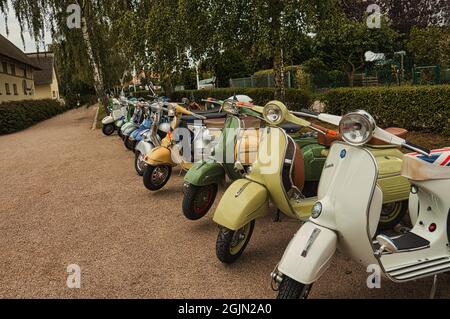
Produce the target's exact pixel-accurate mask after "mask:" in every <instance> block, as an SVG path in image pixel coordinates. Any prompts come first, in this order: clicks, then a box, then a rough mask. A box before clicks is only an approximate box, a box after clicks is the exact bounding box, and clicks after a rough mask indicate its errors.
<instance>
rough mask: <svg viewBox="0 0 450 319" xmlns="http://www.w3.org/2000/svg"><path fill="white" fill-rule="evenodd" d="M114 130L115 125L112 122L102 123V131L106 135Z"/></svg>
mask: <svg viewBox="0 0 450 319" xmlns="http://www.w3.org/2000/svg"><path fill="white" fill-rule="evenodd" d="M115 130H116V127H115V126H114V124H106V125H103V128H102V132H103V134H105V135H106V136H110V135H112V134H113V133H114V131H115Z"/></svg>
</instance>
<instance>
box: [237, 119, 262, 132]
mask: <svg viewBox="0 0 450 319" xmlns="http://www.w3.org/2000/svg"><path fill="white" fill-rule="evenodd" d="M241 121H242V123H241V126H242V128H246V129H247V128H260V127H261V120H260V119H258V118H256V117H253V116H245V117H243V118H242V119H241Z"/></svg>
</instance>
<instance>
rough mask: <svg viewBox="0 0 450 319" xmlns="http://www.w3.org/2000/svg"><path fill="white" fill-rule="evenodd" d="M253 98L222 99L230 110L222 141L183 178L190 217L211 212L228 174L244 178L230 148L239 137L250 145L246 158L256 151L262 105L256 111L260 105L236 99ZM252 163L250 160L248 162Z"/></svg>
mask: <svg viewBox="0 0 450 319" xmlns="http://www.w3.org/2000/svg"><path fill="white" fill-rule="evenodd" d="M250 102H251V98H250V97H248V96H245V95H241V96H235V97H233V98H230V99H228V100H225V101H224V102H223V104H222V110H223V111H224V112H226V113H227V118H226V120H225V123H224V129H223V132H222V134H221V137H220V141H219V143H218V144H217V145H216V147H215V148H214V150H213V153H212V156H211V158H210V159H208V160H205V161H200V162H198V163H196V164H194V165H193V166H192V168H191V169H190V170H189V171H188V173H187V174H186V176H185V178H184V181H185V183H184V198H183V214H184V215H185V216H186V218H188V219H189V220H199V219H201V218H202V217H203V216H205V215H206V214H207V213H208V211H209V210H210V209H211V207H212V205H213V203H214V201H215V199H216V196H217V192H218V188H219V185H220V184H222V183H223V182H224V181H225V179H226V177H228V178H229V179H231V180H236V179H239V178H242V176H243V175H242V172H240V171H237V170H236V169H235V168H234V161H233V163H229V164H228V163H227V159H226V157H227V152H226V150H227V149H230V148H232V149H233V153H234V152H235V147H236V145H237V144H239V142H238V140H240V142H242V143H246V145H247V146H248V147H247V151H248V152H247V154H246V155H248V156H247V159H248V158H249V157H251V154H249V153H250V152H253V153H255V154H256V152H257V145H255V144H257V141H256V140H255V139H256V138H257V137H256V136H255V134H257V131H256V130H255V129H257V128H259V126H260V124H261V119H260V118H261V114H262V108H261V110H259V111H260V112H257V111H256V110H257V107H254V109H251V108H239V107H237V103H250ZM246 132H247V133H249V134H246ZM252 133H255V134H252ZM241 155H243V154H241ZM250 164H251V163H248V166H250Z"/></svg>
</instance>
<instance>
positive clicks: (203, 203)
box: [194, 185, 214, 214]
mask: <svg viewBox="0 0 450 319" xmlns="http://www.w3.org/2000/svg"><path fill="white" fill-rule="evenodd" d="M213 187H214V186H213V185H209V186H208V187H203V188H202V189H201V190H200V191H199V192H198V193H197V195H196V196H195V199H194V212H195V213H196V214H202V213H203V212H204V211H205V210H206V209H207V208H208V206H209V204H210V203H211V200H212V197H213V192H214V190H213Z"/></svg>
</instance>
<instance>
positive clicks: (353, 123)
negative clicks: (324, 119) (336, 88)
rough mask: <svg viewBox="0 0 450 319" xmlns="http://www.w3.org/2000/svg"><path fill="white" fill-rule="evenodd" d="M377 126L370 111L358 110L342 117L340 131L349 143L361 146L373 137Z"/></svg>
mask: <svg viewBox="0 0 450 319" xmlns="http://www.w3.org/2000/svg"><path fill="white" fill-rule="evenodd" d="M376 127H377V126H376V123H375V120H374V119H373V117H372V116H371V115H370V114H369V113H367V112H366V111H357V112H354V113H349V114H347V115H345V116H344V117H343V118H342V120H341V123H340V124H339V131H340V133H341V135H342V138H343V139H344V141H346V142H347V143H348V144H350V145H353V146H361V145H364V144H366V143H367V142H369V141H370V140H371V139H372V137H373V132H374V131H375V129H376Z"/></svg>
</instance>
